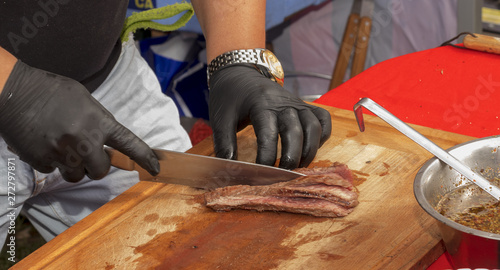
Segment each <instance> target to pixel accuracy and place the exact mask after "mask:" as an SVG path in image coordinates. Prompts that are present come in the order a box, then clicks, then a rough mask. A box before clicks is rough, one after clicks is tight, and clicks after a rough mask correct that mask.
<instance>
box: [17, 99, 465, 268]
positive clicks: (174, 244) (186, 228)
mask: <svg viewBox="0 0 500 270" xmlns="http://www.w3.org/2000/svg"><path fill="white" fill-rule="evenodd" d="M325 108H327V109H328V110H329V111H330V113H331V114H332V120H333V134H332V137H331V138H330V139H329V140H328V141H327V142H326V143H325V145H324V146H323V147H322V148H321V149H320V150H319V152H318V154H317V157H316V159H315V160H314V161H313V164H311V165H312V166H326V165H329V163H331V162H333V161H339V162H342V163H345V164H347V165H348V166H349V168H350V169H351V170H353V172H354V173H355V174H356V175H357V178H358V180H356V183H355V184H356V186H357V189H358V190H359V192H360V197H359V201H360V204H359V206H357V207H356V208H355V210H354V212H353V213H351V214H350V215H349V216H347V217H344V218H316V217H310V216H307V215H299V214H289V213H277V212H264V213H258V212H255V211H245V210H238V211H232V212H225V213H217V212H213V211H212V210H210V209H208V208H206V207H205V206H204V205H203V199H202V196H201V195H202V193H203V191H200V190H196V189H193V188H189V187H184V186H178V185H166V184H160V183H151V182H140V183H139V184H137V185H135V186H133V187H132V188H131V189H129V190H128V191H127V192H125V193H124V194H122V195H120V196H118V197H117V198H116V199H114V200H112V201H111V202H109V203H108V204H106V205H104V206H103V207H101V208H100V209H98V210H97V211H95V212H94V213H92V214H91V215H89V216H88V217H87V218H85V219H84V220H82V221H81V222H79V223H77V224H76V225H74V226H73V227H71V228H70V229H68V230H67V231H65V232H64V233H62V234H61V235H59V236H58V237H56V238H55V239H53V240H52V241H50V242H49V243H47V244H46V245H44V246H43V247H41V248H40V249H38V250H37V251H35V252H34V253H33V254H31V255H30V256H28V257H27V258H26V259H24V260H23V261H21V262H19V263H18V264H16V265H15V267H14V268H13V269H27V268H42V267H48V268H54V269H151V268H156V269H411V268H419V269H422V268H425V267H426V266H428V265H429V264H431V263H432V262H433V261H434V260H435V259H437V258H438V257H439V256H440V255H441V254H442V253H443V252H444V247H443V244H442V242H441V240H440V236H439V231H438V228H437V224H436V222H435V221H434V219H433V218H431V217H430V216H428V215H427V214H426V213H425V212H424V211H423V210H422V209H421V208H420V206H419V205H418V203H417V201H416V200H415V198H414V196H413V179H414V176H415V174H416V172H417V171H418V169H419V168H420V167H421V166H422V164H423V163H424V162H425V161H426V160H427V159H429V158H430V157H431V155H430V154H429V153H427V152H426V151H425V150H424V149H423V148H421V147H420V146H418V145H417V144H416V143H414V142H413V141H411V140H409V139H407V138H406V137H404V136H403V135H401V134H400V133H399V132H398V131H396V130H395V129H393V128H392V127H390V126H389V125H387V124H386V123H385V122H383V121H382V120H380V119H378V118H376V117H373V116H367V117H366V118H365V121H366V131H365V132H364V133H360V132H359V131H358V128H357V125H356V121H355V119H354V115H353V113H352V112H351V111H345V110H340V109H335V108H331V107H325ZM414 127H415V129H417V130H418V131H419V132H421V133H422V134H424V135H425V136H426V137H428V138H429V139H431V140H432V141H434V142H435V143H436V144H438V145H439V146H441V147H443V148H449V147H451V146H453V145H456V144H458V143H462V142H465V141H468V140H471V139H473V138H472V137H467V136H463V135H458V134H453V133H448V132H443V131H439V130H434V129H429V128H425V127H420V126H414ZM238 140H239V158H240V159H241V160H245V161H251V162H253V161H254V160H255V156H256V143H255V137H254V135H253V130H252V129H251V128H247V129H245V130H243V131H242V132H240V133H239V136H238ZM189 152H191V153H198V154H202V155H213V147H212V143H211V138H208V139H207V140H205V141H203V142H201V143H200V144H198V145H196V146H195V147H194V148H193V149H191V150H190V151H189Z"/></svg>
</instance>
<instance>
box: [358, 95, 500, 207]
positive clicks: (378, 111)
mask: <svg viewBox="0 0 500 270" xmlns="http://www.w3.org/2000/svg"><path fill="white" fill-rule="evenodd" d="M362 107H365V108H366V109H368V110H369V111H371V112H372V113H374V114H375V115H377V116H378V117H380V118H381V119H382V120H384V121H385V122H387V123H388V124H389V125H391V126H393V127H394V128H396V129H397V130H399V131H400V132H401V133H403V134H404V135H405V136H406V137H408V138H410V139H412V140H413V141H414V142H416V143H418V144H419V145H420V146H422V147H423V148H425V150H427V151H429V152H430V153H431V154H433V155H435V156H436V157H437V158H439V159H440V160H441V161H443V162H444V163H446V164H448V165H449V166H451V167H452V168H453V169H455V170H456V171H458V172H459V173H461V174H462V175H463V176H465V177H466V178H467V179H468V180H469V181H471V182H472V183H474V184H476V185H478V186H479V187H480V188H481V189H483V190H484V191H486V192H487V193H488V194H490V195H491V196H493V197H495V199H497V200H500V189H499V188H498V187H496V186H493V185H492V184H491V183H490V181H488V180H486V179H485V178H484V177H482V176H481V175H479V174H477V173H475V172H473V171H472V170H471V169H470V168H469V167H468V166H466V165H464V164H463V163H462V162H460V161H459V160H458V159H456V158H455V157H453V156H452V155H450V154H449V153H448V152H446V151H445V150H443V149H442V148H441V147H439V146H437V145H436V144H435V143H433V142H432V141H430V140H429V139H427V138H426V137H424V136H423V135H422V134H420V133H418V131H416V130H415V129H413V128H412V127H410V126H408V125H407V124H405V123H404V122H403V121H401V120H399V119H398V118H397V117H396V116H394V115H393V114H391V113H390V112H389V111H387V110H386V109H384V108H383V107H382V106H380V105H379V104H377V103H375V101H373V100H371V99H369V98H366V97H365V98H362V99H361V100H360V101H358V102H357V103H356V104H355V105H354V114H355V116H356V121H357V122H358V126H359V130H361V132H363V131H365V124H364V121H363V111H362Z"/></svg>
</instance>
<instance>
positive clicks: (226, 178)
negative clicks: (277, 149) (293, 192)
mask: <svg viewBox="0 0 500 270" xmlns="http://www.w3.org/2000/svg"><path fill="white" fill-rule="evenodd" d="M105 151H106V152H107V153H108V155H109V157H110V160H111V165H112V166H114V167H116V168H119V169H123V170H127V171H132V170H135V171H138V172H139V179H140V180H141V181H151V182H161V183H168V184H179V185H185V186H190V187H194V188H201V189H205V190H213V189H215V188H219V187H225V186H232V185H250V186H257V185H270V184H274V183H278V182H284V181H289V180H292V179H295V178H297V177H300V176H304V174H301V173H297V172H294V171H290V170H285V169H281V168H276V167H271V166H265V165H260V164H254V163H249V162H243V161H236V160H228V159H222V158H216V157H210V156H202V155H195V154H189V153H181V152H176V151H169V150H160V149H153V151H154V153H155V154H156V156H157V157H158V160H159V162H160V173H159V174H158V175H157V176H152V175H150V174H149V173H148V172H147V171H146V170H144V169H143V168H141V167H140V166H139V165H137V164H136V163H135V162H134V161H133V160H131V159H130V158H129V157H128V156H126V155H124V154H123V153H121V152H119V151H118V150H115V149H112V148H109V147H106V148H105Z"/></svg>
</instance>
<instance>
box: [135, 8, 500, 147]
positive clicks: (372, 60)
mask: <svg viewBox="0 0 500 270" xmlns="http://www.w3.org/2000/svg"><path fill="white" fill-rule="evenodd" d="M175 2H176V1H174V0H130V2H129V3H130V4H129V11H128V12H129V14H128V15H131V14H133V13H134V12H140V11H143V10H147V9H150V8H155V7H163V6H167V5H169V4H173V3H175ZM188 2H189V1H188ZM356 6H357V7H358V9H356ZM359 6H361V11H360V10H359ZM499 8H500V1H498V0H495V1H493V0H444V1H434V0H418V1H416V0H369V1H368V0H327V1H325V0H279V1H278V0H268V1H267V10H266V28H267V48H268V49H270V50H272V51H273V52H274V53H275V54H276V56H277V57H278V58H279V59H280V61H281V63H282V65H283V69H284V70H285V88H286V89H287V90H288V91H291V92H293V93H295V94H296V95H297V96H299V97H301V98H303V99H304V100H306V101H313V100H315V99H316V98H318V97H320V96H321V95H323V94H325V93H326V92H327V91H329V90H330V89H332V88H333V86H332V74H333V71H334V69H335V66H336V63H337V61H338V55H339V51H340V48H341V45H342V44H343V38H344V32H345V30H346V25H347V21H348V18H349V16H351V14H353V13H356V12H358V13H359V12H361V13H363V14H362V16H365V17H368V18H369V19H370V20H371V30H370V32H369V40H368V43H367V47H366V59H365V61H364V67H363V69H367V68H370V67H371V66H373V65H375V64H377V63H379V62H382V61H384V60H387V59H389V58H393V57H397V56H401V55H404V54H408V53H412V52H416V51H421V50H426V49H430V48H435V47H437V46H440V45H441V44H442V43H443V42H445V41H447V40H449V39H452V38H453V37H455V36H457V35H458V34H459V33H462V32H472V33H483V34H489V35H500V10H499ZM178 17H180V15H179V16H177V17H173V18H168V19H163V20H159V21H158V22H160V23H163V24H172V23H174V22H175V21H176V20H177V18H178ZM135 39H136V41H137V45H138V47H139V48H140V50H141V53H142V55H143V56H144V57H145V58H146V60H147V61H148V62H149V64H150V66H151V67H152V68H153V69H154V70H155V72H156V74H157V76H158V78H159V79H160V82H161V84H162V87H163V91H164V93H165V94H167V95H169V96H170V97H172V98H173V99H174V101H175V102H176V104H177V106H178V108H179V112H180V114H181V120H182V123H183V125H184V126H185V128H186V130H188V131H189V132H191V134H190V135H191V137H192V141H193V143H194V144H196V143H197V142H199V140H202V139H203V138H205V137H206V136H207V135H208V134H210V128H209V127H208V126H207V125H206V121H207V120H208V106H207V100H208V87H207V85H206V71H205V68H206V64H207V63H206V59H205V52H204V39H203V35H202V33H201V28H200V26H199V23H198V21H197V19H196V16H194V17H193V18H192V19H191V20H190V21H189V22H188V23H187V24H186V26H184V27H182V28H180V29H179V30H178V31H174V32H169V33H164V32H158V31H155V30H144V31H138V32H137V33H136V35H135ZM344 41H345V40H344ZM460 42H461V40H460V38H459V39H457V40H456V41H455V42H454V43H460ZM354 53H355V52H352V53H351V54H354ZM349 56H350V57H351V58H352V57H354V56H352V55H349ZM351 62H352V60H351V61H350V62H349V66H348V68H347V69H346V71H345V72H343V73H342V78H340V79H339V78H337V80H341V81H345V80H348V79H349V78H350V77H351V74H350V73H351V72H350V69H351ZM337 77H338V74H337Z"/></svg>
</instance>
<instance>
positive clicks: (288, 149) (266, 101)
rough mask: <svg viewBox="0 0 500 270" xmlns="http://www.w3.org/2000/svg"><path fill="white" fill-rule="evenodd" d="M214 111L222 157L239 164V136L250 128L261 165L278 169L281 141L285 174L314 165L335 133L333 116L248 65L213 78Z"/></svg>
mask: <svg viewBox="0 0 500 270" xmlns="http://www.w3.org/2000/svg"><path fill="white" fill-rule="evenodd" d="M209 111H210V124H211V126H212V130H213V136H214V147H215V154H216V156H217V157H221V158H228V159H236V157H237V147H236V131H237V130H240V129H242V128H243V127H245V126H246V125H247V124H248V123H249V122H251V123H252V125H253V127H254V130H255V134H256V136H257V144H258V149H257V160H256V162H257V163H260V164H264V165H274V163H275V162H276V157H277V145H278V137H281V144H282V150H281V151H282V152H281V159H280V164H279V166H280V167H281V168H285V169H295V168H297V167H298V166H300V167H304V166H307V165H309V163H311V161H312V160H313V159H314V156H315V155H316V152H317V150H318V148H319V147H320V146H321V145H322V144H323V143H324V142H325V141H326V140H327V139H328V138H329V137H330V134H331V129H332V127H331V117H330V114H329V113H328V111H326V110H324V109H322V108H319V107H315V106H311V105H309V104H306V103H305V102H304V101H302V100H301V99H299V98H298V97H296V96H294V95H293V94H291V93H290V92H288V91H286V90H285V89H284V88H283V87H281V86H280V85H279V84H278V83H276V82H274V81H272V80H270V79H269V78H267V77H265V76H264V75H262V74H261V73H260V72H259V71H258V70H257V69H255V68H254V67H253V66H252V65H249V64H236V65H231V66H227V67H224V68H221V69H219V70H217V71H216V72H215V73H214V74H212V76H211V77H210V101H209ZM278 135H279V136H278Z"/></svg>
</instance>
